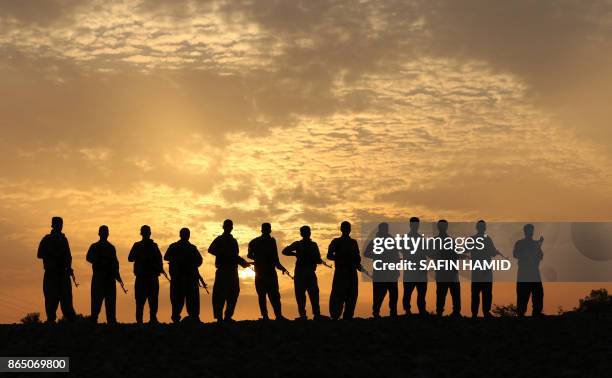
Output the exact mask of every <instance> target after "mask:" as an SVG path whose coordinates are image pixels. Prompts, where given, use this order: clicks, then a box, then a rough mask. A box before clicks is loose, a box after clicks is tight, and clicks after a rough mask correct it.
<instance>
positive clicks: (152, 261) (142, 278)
mask: <svg viewBox="0 0 612 378" xmlns="http://www.w3.org/2000/svg"><path fill="white" fill-rule="evenodd" d="M140 234H141V235H142V240H141V241H139V242H136V243H134V246H133V247H132V249H131V250H130V254H129V256H128V261H130V262H133V263H134V275H135V276H136V281H135V283H134V294H135V297H136V322H137V323H142V321H143V319H142V317H143V311H144V305H145V302H147V301H148V302H149V322H151V323H156V322H157V305H158V297H159V275H160V274H161V273H162V272H163V271H164V266H163V264H162V255H161V252H160V251H159V247H158V246H157V244H156V243H155V242H154V241H153V240H151V238H150V237H151V228H150V227H149V226H146V225H145V226H142V227H141V228H140Z"/></svg>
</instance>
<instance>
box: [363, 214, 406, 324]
mask: <svg viewBox="0 0 612 378" xmlns="http://www.w3.org/2000/svg"><path fill="white" fill-rule="evenodd" d="M376 237H377V238H392V236H391V235H390V234H389V224H388V223H380V224H379V225H378V231H377V232H376ZM363 257H365V258H368V259H371V260H372V261H373V262H374V264H373V265H375V264H376V261H381V262H382V263H397V262H399V260H400V257H399V253H398V251H397V249H395V247H393V248H392V249H387V248H385V249H384V251H383V252H382V253H380V254H375V253H374V241H373V240H372V241H370V243H369V244H368V246H367V247H366V250H365V251H364V253H363ZM398 279H399V272H398V271H397V270H377V269H374V270H373V271H372V316H374V318H379V317H380V308H381V307H382V303H383V301H384V300H385V297H386V296H387V293H389V314H390V315H391V316H392V317H395V316H397V299H398V295H399V294H398V292H399V290H398V285H397V280H398Z"/></svg>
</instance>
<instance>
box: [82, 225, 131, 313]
mask: <svg viewBox="0 0 612 378" xmlns="http://www.w3.org/2000/svg"><path fill="white" fill-rule="evenodd" d="M108 234H109V232H108V227H107V226H100V229H99V230H98V235H99V236H100V240H99V241H97V242H95V243H93V244H92V245H91V246H90V247H89V250H88V251H87V257H86V259H87V261H88V262H89V263H91V268H92V270H93V276H92V277H91V320H92V321H93V322H97V321H98V315H100V310H101V309H102V301H104V308H105V309H106V322H107V323H108V324H115V323H117V311H116V303H117V287H116V284H115V281H117V282H119V283H123V280H122V279H121V274H120V273H119V260H117V251H116V250H115V246H113V245H112V244H111V243H110V242H109V241H108Z"/></svg>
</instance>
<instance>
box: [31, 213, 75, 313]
mask: <svg viewBox="0 0 612 378" xmlns="http://www.w3.org/2000/svg"><path fill="white" fill-rule="evenodd" d="M63 225H64V221H63V220H62V218H60V217H53V219H52V220H51V228H52V230H51V233H50V234H48V235H45V237H43V238H42V240H41V241H40V245H39V246H38V258H39V259H42V260H43V266H44V269H45V275H44V278H43V293H44V295H45V311H46V313H47V322H50V323H52V322H55V319H56V316H57V315H56V312H57V306H58V305H60V306H61V309H62V314H63V315H64V319H66V320H74V319H75V318H76V314H75V312H74V308H73V306H72V284H71V283H70V275H71V274H72V255H71V254H70V246H69V245H68V239H67V238H66V236H65V235H64V234H63V233H62V228H63Z"/></svg>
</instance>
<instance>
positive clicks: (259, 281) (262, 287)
mask: <svg viewBox="0 0 612 378" xmlns="http://www.w3.org/2000/svg"><path fill="white" fill-rule="evenodd" d="M266 289H267V288H266V282H265V279H264V278H263V277H255V291H256V292H257V301H258V303H259V312H260V313H261V317H262V318H264V319H267V318H268V303H267V302H266V293H267V290H266Z"/></svg>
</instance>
